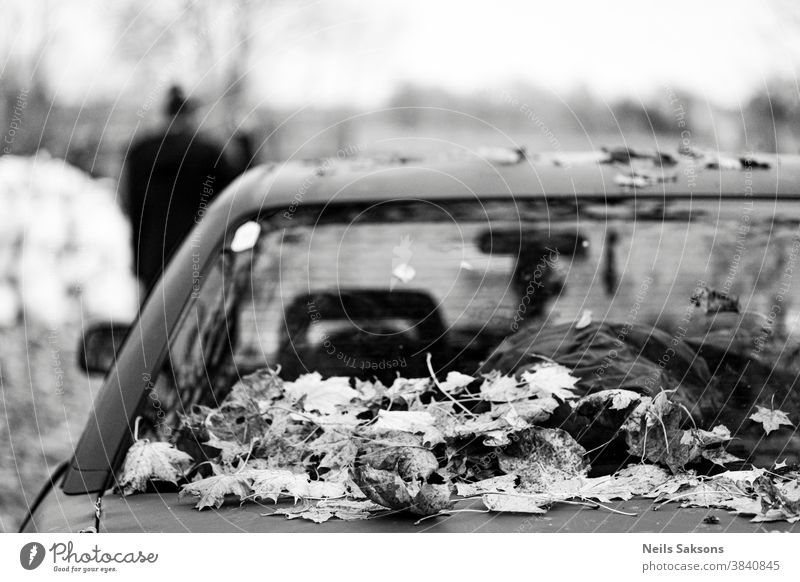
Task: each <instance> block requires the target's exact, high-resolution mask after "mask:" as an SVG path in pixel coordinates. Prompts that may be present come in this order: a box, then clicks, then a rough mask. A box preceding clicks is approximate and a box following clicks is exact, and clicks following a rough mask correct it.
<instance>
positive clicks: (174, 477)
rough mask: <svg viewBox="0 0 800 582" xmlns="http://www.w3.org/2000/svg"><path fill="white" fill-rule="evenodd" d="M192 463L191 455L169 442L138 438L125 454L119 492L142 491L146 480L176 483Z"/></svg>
mask: <svg viewBox="0 0 800 582" xmlns="http://www.w3.org/2000/svg"><path fill="white" fill-rule="evenodd" d="M191 464H192V457H190V456H189V455H188V454H186V453H184V452H183V451H179V450H178V449H176V448H174V447H173V446H172V445H171V444H169V443H161V442H150V441H149V440H147V439H138V440H137V441H136V442H135V443H133V445H132V446H131V448H130V449H128V454H127V455H126V456H125V463H124V464H123V467H122V474H121V476H120V477H119V487H120V489H121V490H122V493H123V495H130V494H132V493H135V492H137V491H145V490H146V489H147V483H148V481H165V482H169V483H174V484H177V482H178V479H179V478H180V477H182V476H183V474H184V471H185V470H186V469H188V468H189V467H190V466H191Z"/></svg>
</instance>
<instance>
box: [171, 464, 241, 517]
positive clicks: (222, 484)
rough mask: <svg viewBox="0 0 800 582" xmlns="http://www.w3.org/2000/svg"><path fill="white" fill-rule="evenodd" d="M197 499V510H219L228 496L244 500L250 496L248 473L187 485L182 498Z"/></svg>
mask: <svg viewBox="0 0 800 582" xmlns="http://www.w3.org/2000/svg"><path fill="white" fill-rule="evenodd" d="M190 495H191V496H192V497H196V498H197V504H196V505H195V508H197V509H205V508H206V507H214V508H219V507H221V506H222V504H223V502H224V501H225V497H226V496H228V495H236V496H238V497H239V499H240V500H244V499H245V498H246V497H248V496H249V495H250V479H249V477H248V475H247V474H246V473H241V474H239V473H234V474H226V473H221V474H217V475H212V476H210V477H206V478H205V479H199V480H197V481H193V482H192V483H187V484H186V485H184V486H183V489H181V493H180V496H181V497H187V496H190Z"/></svg>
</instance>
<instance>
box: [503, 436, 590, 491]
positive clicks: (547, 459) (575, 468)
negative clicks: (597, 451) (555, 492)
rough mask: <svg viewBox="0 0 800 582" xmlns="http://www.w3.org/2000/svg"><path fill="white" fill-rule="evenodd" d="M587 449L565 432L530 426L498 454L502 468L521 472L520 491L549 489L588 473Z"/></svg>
mask: <svg viewBox="0 0 800 582" xmlns="http://www.w3.org/2000/svg"><path fill="white" fill-rule="evenodd" d="M585 454H586V451H585V450H584V448H583V447H582V446H580V445H579V444H578V443H577V441H575V439H574V438H572V437H571V436H570V435H569V434H568V433H567V432H566V431H564V430H561V429H559V428H540V427H531V428H529V429H526V430H524V431H521V432H520V433H519V434H518V436H517V439H516V440H515V442H514V443H513V444H512V445H511V446H509V447H507V449H506V451H505V452H504V453H501V454H499V455H498V462H499V465H500V468H501V469H502V470H503V471H504V472H506V473H511V474H515V475H518V476H519V478H520V490H523V491H526V492H539V491H546V490H547V489H548V487H550V486H551V485H552V484H553V483H555V482H558V481H564V480H565V479H570V478H572V477H578V476H585V475H586V473H587V472H588V468H589V465H588V463H587V462H586V459H585V458H584V456H585Z"/></svg>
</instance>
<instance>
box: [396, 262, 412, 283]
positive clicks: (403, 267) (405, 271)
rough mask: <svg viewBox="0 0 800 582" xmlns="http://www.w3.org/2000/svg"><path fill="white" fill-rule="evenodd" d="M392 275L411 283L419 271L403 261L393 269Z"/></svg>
mask: <svg viewBox="0 0 800 582" xmlns="http://www.w3.org/2000/svg"><path fill="white" fill-rule="evenodd" d="M392 275H393V276H395V277H397V278H398V279H399V280H400V281H401V282H403V283H410V282H411V281H412V280H413V279H414V277H416V276H417V271H416V269H414V267H412V266H411V265H409V264H408V263H402V264H400V265H397V266H396V267H395V268H394V270H392Z"/></svg>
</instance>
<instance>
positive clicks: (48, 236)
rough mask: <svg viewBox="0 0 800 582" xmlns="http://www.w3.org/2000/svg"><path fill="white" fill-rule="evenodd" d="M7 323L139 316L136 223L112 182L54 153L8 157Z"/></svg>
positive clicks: (3, 232) (2, 307)
mask: <svg viewBox="0 0 800 582" xmlns="http://www.w3.org/2000/svg"><path fill="white" fill-rule="evenodd" d="M0 204H2V208H3V212H1V213H0V326H10V325H14V324H15V322H16V321H17V319H18V316H19V314H20V311H22V310H24V313H25V318H26V321H27V322H34V321H35V322H38V323H41V324H44V325H47V326H57V325H60V324H62V323H68V322H70V321H86V320H87V319H108V318H113V319H115V320H118V321H124V320H131V319H133V317H134V316H135V314H136V308H137V297H136V295H137V290H138V287H137V283H136V280H135V278H134V276H133V273H132V271H131V264H132V257H131V251H130V226H129V225H128V221H127V220H126V218H125V217H124V215H123V214H122V211H121V210H120V208H119V207H118V205H117V203H116V202H115V200H114V192H113V190H112V189H111V188H110V187H109V184H108V183H104V182H100V181H98V180H94V179H92V178H91V177H90V176H88V175H86V174H84V173H83V172H81V171H80V170H78V169H76V168H74V167H72V166H70V165H69V164H67V163H66V162H64V161H62V160H57V159H54V158H50V157H49V156H46V155H39V156H37V157H31V158H26V157H19V156H3V157H2V158H0Z"/></svg>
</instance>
